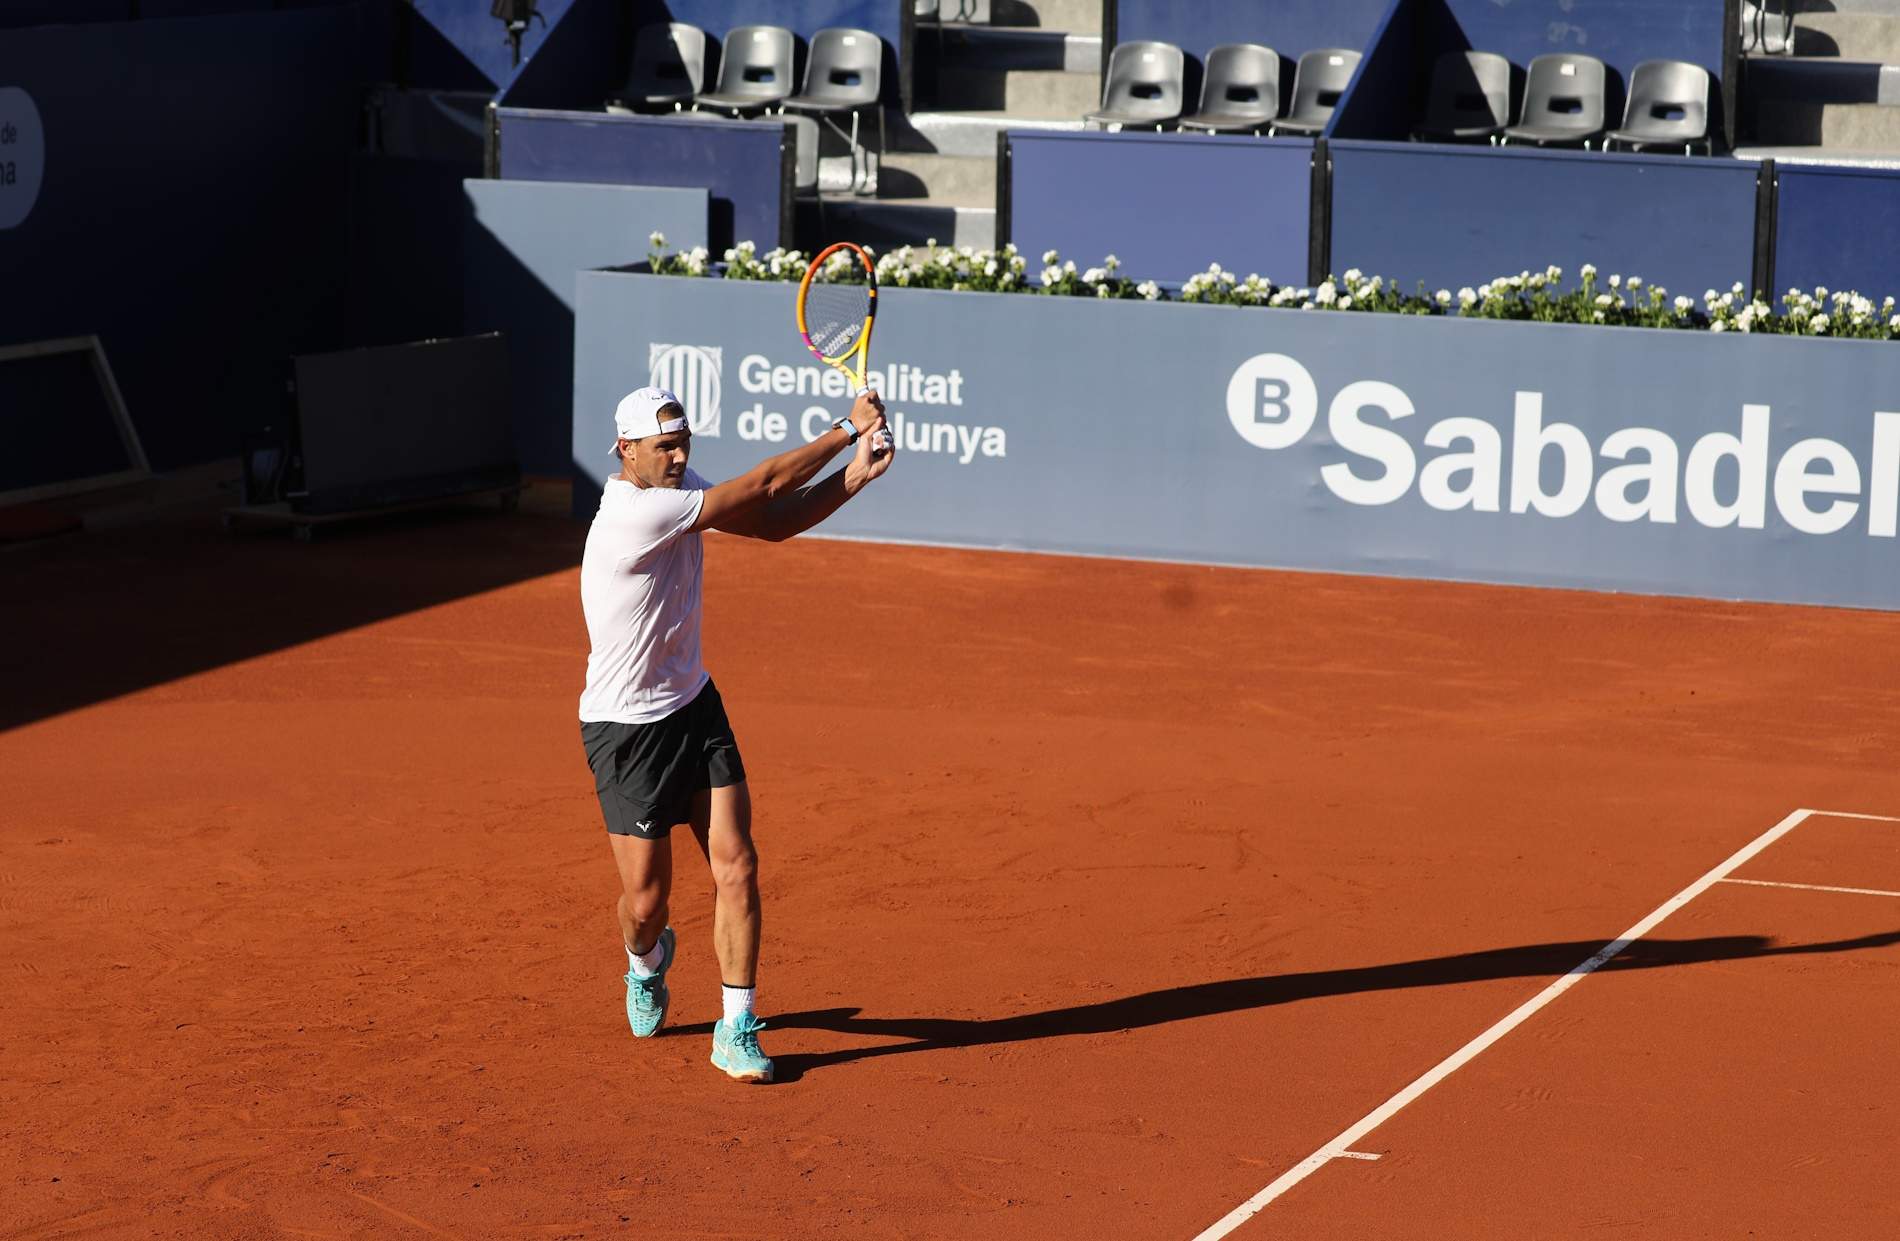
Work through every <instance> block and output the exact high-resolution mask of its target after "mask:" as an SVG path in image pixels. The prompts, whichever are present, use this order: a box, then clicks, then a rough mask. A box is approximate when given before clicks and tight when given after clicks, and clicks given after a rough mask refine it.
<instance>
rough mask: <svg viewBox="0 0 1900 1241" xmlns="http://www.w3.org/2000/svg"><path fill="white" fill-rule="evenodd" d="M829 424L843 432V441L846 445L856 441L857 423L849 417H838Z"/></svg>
mask: <svg viewBox="0 0 1900 1241" xmlns="http://www.w3.org/2000/svg"><path fill="white" fill-rule="evenodd" d="M831 425H832V427H833V429H835V430H839V431H843V432H844V435H845V439H844V442H845V444H846V446H847V447H848V446H850V445H852V444H855V443H857V442H858V428H857V424H856V423H854V422H852V421H851V420H850V419H849V418H840V419H838V421H836V422H834V423H832V424H831Z"/></svg>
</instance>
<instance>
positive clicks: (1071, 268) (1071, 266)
mask: <svg viewBox="0 0 1900 1241" xmlns="http://www.w3.org/2000/svg"><path fill="white" fill-rule="evenodd" d="M1062 270H1063V271H1064V272H1066V273H1068V274H1069V275H1071V276H1073V275H1075V260H1074V259H1070V260H1069V261H1068V262H1066V263H1064V264H1063V265H1062Z"/></svg>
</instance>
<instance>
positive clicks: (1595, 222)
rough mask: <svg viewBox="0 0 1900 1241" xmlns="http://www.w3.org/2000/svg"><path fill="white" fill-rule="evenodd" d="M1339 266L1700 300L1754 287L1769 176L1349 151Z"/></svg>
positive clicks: (1468, 152) (1404, 283) (1618, 162)
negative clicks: (1652, 289) (1605, 280)
mask: <svg viewBox="0 0 1900 1241" xmlns="http://www.w3.org/2000/svg"><path fill="white" fill-rule="evenodd" d="M1330 149H1331V151H1332V157H1333V193H1332V203H1333V219H1332V230H1333V232H1332V268H1333V270H1334V271H1336V272H1338V271H1345V270H1348V269H1350V268H1354V267H1357V268H1360V269H1362V270H1364V271H1365V272H1366V273H1367V274H1369V275H1384V276H1391V277H1395V278H1397V279H1398V281H1399V282H1400V285H1401V287H1402V288H1405V289H1406V290H1408V291H1409V290H1410V289H1411V288H1412V285H1413V283H1414V282H1415V281H1421V280H1422V281H1424V282H1425V284H1426V285H1427V286H1428V287H1430V288H1432V289H1438V288H1450V289H1453V290H1456V289H1457V288H1459V287H1460V286H1461V285H1471V286H1474V287H1475V286H1476V285H1478V284H1480V283H1482V282H1483V281H1485V280H1488V279H1490V278H1491V277H1493V276H1500V275H1515V274H1516V273H1517V272H1519V271H1521V270H1524V269H1526V268H1528V269H1530V270H1532V271H1541V270H1543V268H1544V267H1545V266H1547V265H1548V264H1551V263H1555V264H1557V265H1558V266H1560V267H1562V268H1564V269H1565V270H1566V272H1567V273H1568V274H1569V275H1570V276H1571V277H1573V278H1574V276H1575V274H1576V271H1577V269H1578V267H1579V266H1581V265H1582V264H1584V263H1594V264H1595V265H1596V266H1597V267H1598V269H1600V270H1601V272H1602V273H1603V275H1605V276H1608V275H1609V274H1610V273H1612V272H1620V273H1622V274H1624V275H1639V276H1641V277H1643V279H1644V280H1646V281H1648V282H1649V283H1651V284H1662V285H1666V286H1667V287H1668V288H1669V289H1670V290H1672V291H1673V292H1674V293H1682V294H1687V295H1688V296H1690V297H1694V298H1696V299H1698V300H1700V298H1701V296H1702V293H1703V291H1704V290H1706V289H1709V288H1716V289H1727V288H1728V287H1729V286H1730V285H1732V284H1733V283H1734V282H1735V281H1737V280H1739V281H1741V282H1742V283H1743V284H1744V285H1746V284H1748V283H1749V282H1750V280H1751V278H1752V274H1753V266H1754V244H1755V181H1756V175H1757V171H1758V169H1757V166H1756V165H1755V164H1754V163H1752V162H1744V161H1739V160H1706V159H1695V160H1691V159H1680V158H1670V157H1666V156H1644V155H1627V154H1619V155H1601V154H1586V153H1583V152H1573V151H1533V150H1526V149H1523V148H1516V147H1513V148H1507V149H1503V150H1496V149H1493V148H1490V147H1450V146H1436V145H1430V144H1424V143H1387V142H1355V141H1337V142H1333V143H1331V144H1330Z"/></svg>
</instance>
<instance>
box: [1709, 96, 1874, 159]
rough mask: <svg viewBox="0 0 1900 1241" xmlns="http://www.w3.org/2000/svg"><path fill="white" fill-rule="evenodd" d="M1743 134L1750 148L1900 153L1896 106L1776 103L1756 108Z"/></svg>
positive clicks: (1804, 102) (1802, 101)
mask: <svg viewBox="0 0 1900 1241" xmlns="http://www.w3.org/2000/svg"><path fill="white" fill-rule="evenodd" d="M1752 119H1753V124H1752V125H1750V126H1749V127H1748V129H1747V130H1746V131H1745V132H1747V133H1748V134H1749V135H1750V137H1749V144H1750V145H1751V146H1799V147H1822V148H1826V149H1827V150H1828V151H1881V152H1886V151H1900V107H1889V106H1886V105H1882V104H1877V103H1812V102H1808V101H1804V100H1778V101H1775V102H1774V103H1773V104H1772V105H1763V106H1759V107H1758V108H1757V110H1756V111H1755V114H1754V116H1753V118H1752Z"/></svg>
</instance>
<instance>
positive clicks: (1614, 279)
mask: <svg viewBox="0 0 1900 1241" xmlns="http://www.w3.org/2000/svg"><path fill="white" fill-rule="evenodd" d="M1610 287H1611V288H1612V289H1620V288H1622V287H1623V277H1621V276H1611V277H1610Z"/></svg>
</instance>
